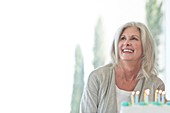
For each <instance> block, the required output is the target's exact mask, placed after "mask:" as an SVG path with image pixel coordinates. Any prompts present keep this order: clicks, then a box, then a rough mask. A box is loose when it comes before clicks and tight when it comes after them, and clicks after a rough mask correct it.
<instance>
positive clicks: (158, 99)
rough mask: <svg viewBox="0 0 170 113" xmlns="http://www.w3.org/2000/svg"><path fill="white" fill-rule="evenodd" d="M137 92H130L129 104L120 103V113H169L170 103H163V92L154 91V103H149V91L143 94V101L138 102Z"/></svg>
mask: <svg viewBox="0 0 170 113" xmlns="http://www.w3.org/2000/svg"><path fill="white" fill-rule="evenodd" d="M138 95H139V91H137V92H132V94H131V102H122V103H121V109H120V113H170V102H167V103H165V92H164V91H161V90H159V91H158V90H156V91H155V100H154V102H149V89H147V90H145V92H144V101H142V102H139V101H138V100H139V99H138Z"/></svg>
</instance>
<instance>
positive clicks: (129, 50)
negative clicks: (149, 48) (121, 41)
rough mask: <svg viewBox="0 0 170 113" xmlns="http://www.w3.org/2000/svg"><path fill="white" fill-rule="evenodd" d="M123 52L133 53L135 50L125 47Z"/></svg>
mask: <svg viewBox="0 0 170 113" xmlns="http://www.w3.org/2000/svg"><path fill="white" fill-rule="evenodd" d="M122 52H123V53H133V52H134V50H132V49H123V50H122Z"/></svg>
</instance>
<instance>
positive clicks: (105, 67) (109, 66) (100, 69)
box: [92, 63, 113, 73]
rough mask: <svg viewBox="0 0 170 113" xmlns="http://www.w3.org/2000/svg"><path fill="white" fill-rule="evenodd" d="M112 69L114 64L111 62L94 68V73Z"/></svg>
mask: <svg viewBox="0 0 170 113" xmlns="http://www.w3.org/2000/svg"><path fill="white" fill-rule="evenodd" d="M112 69H113V64H112V63H109V64H106V65H103V66H100V67H98V68H96V69H94V70H93V71H92V73H107V72H109V71H112Z"/></svg>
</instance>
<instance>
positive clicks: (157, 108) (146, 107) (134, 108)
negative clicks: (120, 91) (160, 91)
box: [120, 102, 170, 113]
mask: <svg viewBox="0 0 170 113" xmlns="http://www.w3.org/2000/svg"><path fill="white" fill-rule="evenodd" d="M120 113H170V103H166V104H161V103H157V102H153V103H149V104H145V103H143V102H141V103H139V104H138V105H131V104H130V103H128V102H123V103H122V106H121V111H120Z"/></svg>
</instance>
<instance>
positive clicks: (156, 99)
mask: <svg viewBox="0 0 170 113" xmlns="http://www.w3.org/2000/svg"><path fill="white" fill-rule="evenodd" d="M157 101H158V90H156V91H155V102H157Z"/></svg>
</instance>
